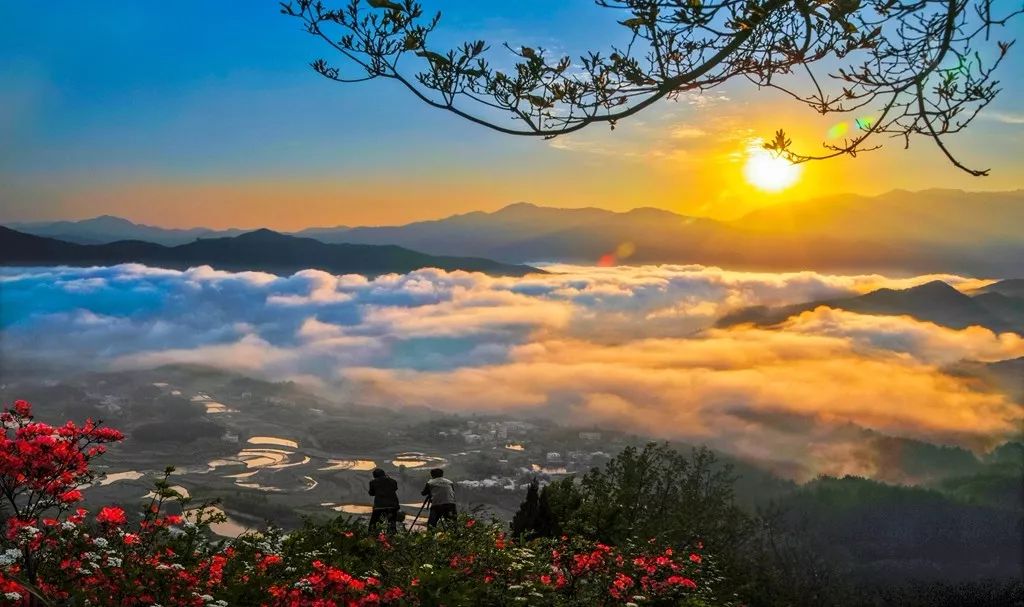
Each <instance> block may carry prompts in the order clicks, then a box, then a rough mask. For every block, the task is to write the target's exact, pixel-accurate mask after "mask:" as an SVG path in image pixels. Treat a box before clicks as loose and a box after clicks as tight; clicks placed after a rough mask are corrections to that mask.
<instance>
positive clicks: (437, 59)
mask: <svg viewBox="0 0 1024 607" xmlns="http://www.w3.org/2000/svg"><path fill="white" fill-rule="evenodd" d="M416 56H417V57H426V58H427V61H430V62H431V63H436V64H439V65H442V66H448V65H451V61H448V58H447V57H445V56H444V55H442V54H440V53H435V52H434V51H416Z"/></svg>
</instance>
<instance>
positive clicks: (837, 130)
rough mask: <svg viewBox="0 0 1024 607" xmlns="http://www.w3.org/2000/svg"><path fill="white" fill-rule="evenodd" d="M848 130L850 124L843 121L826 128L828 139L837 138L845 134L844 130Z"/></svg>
mask: <svg viewBox="0 0 1024 607" xmlns="http://www.w3.org/2000/svg"><path fill="white" fill-rule="evenodd" d="M849 130H850V125H849V124H847V123H845V122H840V123H838V124H834V125H832V127H831V128H830V129H829V130H828V138H829V139H839V138H840V137H842V136H843V135H845V134H846V132H847V131H849Z"/></svg>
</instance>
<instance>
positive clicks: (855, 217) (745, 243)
mask: <svg viewBox="0 0 1024 607" xmlns="http://www.w3.org/2000/svg"><path fill="white" fill-rule="evenodd" d="M111 219H113V218H97V219H96V220H87V221H86V222H58V223H56V224H46V225H42V224H33V225H30V226H27V227H25V228H24V230H23V231H28V232H31V233H35V234H41V235H50V234H54V235H56V234H60V235H63V237H64V238H72V237H73V238H74V239H77V240H79V241H83V242H91V243H98V242H109V240H105V238H110V235H108V236H107V237H104V236H103V234H102V230H101V229H99V228H100V227H102V226H101V225H92V224H90V225H89V226H86V227H76V226H80V224H83V223H88V222H90V221H91V222H98V221H99V220H104V222H101V223H103V225H106V224H109V223H110V220H111ZM121 221H124V220H121ZM126 223H128V224H129V226H132V225H135V224H130V222H126ZM22 225H23V224H22ZM118 225H119V227H118V230H115V232H116V233H117V234H119V235H121V236H119V238H118V239H123V238H131V239H137V240H151V241H154V242H156V241H158V238H159V239H162V240H163V241H164V242H165V243H169V242H170V241H174V242H173V244H181V242H180V241H182V240H185V239H194V238H196V237H199V236H201V237H208V236H210V235H214V234H216V235H221V236H225V235H237V234H235V233H234V232H240V231H233V230H227V231H223V232H214V231H209V230H207V231H206V232H204V230H206V229H205V228H194V229H191V230H168V231H165V232H166V233H163V234H156V233H155V232H153V231H154V230H156V231H159V230H160V228H153V227H152V226H135V227H134V228H130V227H129V226H125V225H123V224H118ZM1021 225H1024V190H1018V191H1014V192H993V193H969V192H960V191H957V190H928V191H923V192H916V193H912V192H904V191H893V192H889V193H887V194H883V195H880V196H875V197H863V196H852V195H850V196H833V197H829V198H822V199H817V200H811V201H803V202H791V203H785V204H780V205H776V206H773V207H768V208H764V209H761V210H758V211H755V212H752V213H750V214H748V215H747V216H746V217H743V218H741V219H739V220H737V221H733V222H721V221H716V220H712V219H707V218H699V217H688V216H685V215H679V214H677V213H673V212H671V211H667V210H663V209H656V208H638V209H634V210H632V211H627V212H614V211H609V210H606V209H599V208H578V209H559V208H551V207H541V206H536V205H533V204H529V203H516V204H512V205H509V206H506V207H504V208H502V209H499V210H497V211H493V212H483V211H474V212H470V213H464V214H459V215H452V216H450V217H446V218H442V219H436V220H429V221H418V222H413V223H409V224H406V225H399V226H377V227H347V226H337V227H322V228H308V229H305V230H302V231H300V232H297V233H295V235H296V236H302V237H311V238H315V239H317V240H320V241H322V242H326V243H332V244H338V243H349V244H373V245H383V244H392V245H398V246H402V247H407V248H410V249H413V250H417V251H422V252H424V253H428V254H432V255H471V256H476V257H483V258H488V259H495V260H498V261H501V262H505V263H513V264H522V263H533V262H543V261H551V262H569V263H584V264H593V263H597V262H598V261H599V260H602V259H604V260H605V261H608V260H609V259H611V261H613V262H618V263H679V264H689V263H693V264H704V265H718V266H724V267H729V268H735V269H756V270H799V269H811V270H819V271H838V272H864V271H875V272H915V273H928V272H959V273H966V274H972V275H978V276H995V277H1008V276H1015V275H1019V274H1020V268H1021V267H1022V266H1024V230H1021V229H1019V226H1021ZM86 228H89V229H86ZM44 232H45V233H44ZM129 232H130V233H131V234H132V235H131V236H124V235H123V234H125V233H129ZM154 234H156V235H154ZM147 235H148V236H147ZM624 250H625V251H627V252H629V253H630V254H629V255H623V254H621V253H622V252H623V251H624ZM616 251H618V252H619V253H620V254H619V255H617V256H614V257H609V255H610V254H613V253H615V252H616Z"/></svg>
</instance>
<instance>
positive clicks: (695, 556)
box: [690, 554, 700, 564]
mask: <svg viewBox="0 0 1024 607" xmlns="http://www.w3.org/2000/svg"><path fill="white" fill-rule="evenodd" d="M690 560H691V561H693V562H694V563H698V564H700V555H699V554H691V555H690Z"/></svg>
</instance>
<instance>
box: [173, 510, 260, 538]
mask: <svg viewBox="0 0 1024 607" xmlns="http://www.w3.org/2000/svg"><path fill="white" fill-rule="evenodd" d="M200 513H202V514H203V517H204V518H206V517H208V516H210V515H213V514H224V510H223V509H221V508H219V507H217V506H207V507H206V508H193V509H191V510H186V511H185V513H184V514H185V518H186V519H187V520H189V521H192V522H195V521H196V518H197V515H199V514H200ZM225 517H226V520H225V521H224V522H221V523H211V524H210V531H212V532H214V533H216V534H217V535H219V536H221V537H230V538H235V537H238V536H240V535H242V534H243V533H245V532H246V531H248V530H249V528H248V527H246V526H245V525H243V524H242V523H239V522H238V521H236V520H234V519H232V518H231V517H230V516H227V515H225Z"/></svg>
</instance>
